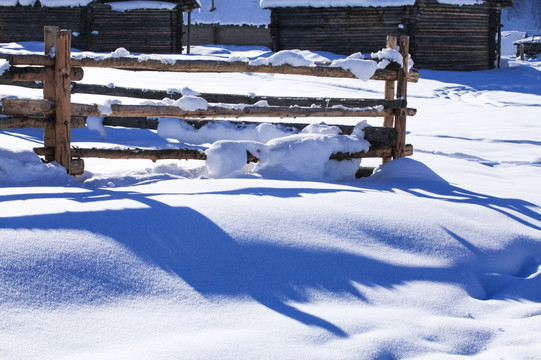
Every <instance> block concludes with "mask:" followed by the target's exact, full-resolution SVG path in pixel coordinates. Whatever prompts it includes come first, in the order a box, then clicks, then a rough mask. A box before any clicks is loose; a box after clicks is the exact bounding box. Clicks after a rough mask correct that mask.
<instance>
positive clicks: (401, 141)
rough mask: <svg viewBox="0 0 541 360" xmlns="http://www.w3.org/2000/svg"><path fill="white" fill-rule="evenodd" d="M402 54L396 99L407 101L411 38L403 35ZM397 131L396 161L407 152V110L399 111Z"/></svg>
mask: <svg viewBox="0 0 541 360" xmlns="http://www.w3.org/2000/svg"><path fill="white" fill-rule="evenodd" d="M399 46H400V54H401V55H402V58H403V65H402V68H401V69H400V70H398V81H397V84H396V97H397V99H404V100H406V99H407V86H408V81H407V76H408V70H409V67H408V57H409V47H410V38H409V36H406V35H402V36H400V40H399ZM395 129H396V132H397V135H398V138H397V140H396V147H395V150H394V155H393V157H394V158H395V159H398V158H401V157H403V156H404V153H405V151H406V108H401V109H399V110H397V115H396V119H395Z"/></svg>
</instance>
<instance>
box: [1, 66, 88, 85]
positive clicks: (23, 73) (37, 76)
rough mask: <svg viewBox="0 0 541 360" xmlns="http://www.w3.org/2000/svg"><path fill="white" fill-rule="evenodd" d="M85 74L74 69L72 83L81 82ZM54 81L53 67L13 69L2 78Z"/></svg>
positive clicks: (12, 80)
mask: <svg viewBox="0 0 541 360" xmlns="http://www.w3.org/2000/svg"><path fill="white" fill-rule="evenodd" d="M83 76H84V72H83V69H82V68H80V67H76V68H72V69H71V74H70V78H71V81H80V80H82V79H83ZM53 79H54V68H52V67H24V68H17V67H15V68H11V69H10V70H8V71H6V72H4V73H3V74H2V75H1V76H0V80H1V81H7V82H14V81H48V82H52V81H53Z"/></svg>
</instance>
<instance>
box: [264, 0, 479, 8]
mask: <svg viewBox="0 0 541 360" xmlns="http://www.w3.org/2000/svg"><path fill="white" fill-rule="evenodd" d="M415 1H416V0H260V3H259V4H260V6H261V7H263V8H278V7H307V6H309V7H350V6H351V7H357V6H360V7H370V6H372V7H387V6H408V5H409V6H411V5H414V4H415ZM437 1H438V3H440V4H448V5H477V4H482V3H484V2H485V0H437Z"/></svg>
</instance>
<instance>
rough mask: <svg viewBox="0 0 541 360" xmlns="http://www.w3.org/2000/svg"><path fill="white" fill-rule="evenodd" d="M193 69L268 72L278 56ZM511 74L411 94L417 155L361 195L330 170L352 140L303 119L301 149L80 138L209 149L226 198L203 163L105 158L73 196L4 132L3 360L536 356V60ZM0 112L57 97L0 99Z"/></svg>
mask: <svg viewBox="0 0 541 360" xmlns="http://www.w3.org/2000/svg"><path fill="white" fill-rule="evenodd" d="M506 30H507V31H513V30H514V29H506ZM509 38H510V37H505V38H504V41H508V40H509ZM509 41H511V40H509ZM42 45H43V44H41V45H39V44H35V43H28V44H5V45H0V48H1V51H2V52H3V53H6V52H11V53H13V52H17V53H29V52H32V51H35V52H37V53H42V52H43V46H42ZM504 45H506V44H504ZM40 46H41V50H40V49H39V48H40ZM193 52H194V53H195V55H193V56H194V58H213V59H217V58H223V59H226V58H230V57H236V58H247V59H253V58H254V57H257V56H261V55H262V54H266V53H267V52H268V49H267V50H265V49H261V48H240V47H234V48H233V47H218V46H213V47H211V46H209V47H194V49H193ZM323 55H324V56H325V57H326V58H328V59H331V60H336V59H338V58H339V57H333V56H332V55H331V54H323ZM268 56H269V54H267V57H268ZM165 58H166V57H165ZM165 58H164V59H165ZM4 63H5V61H3V60H0V66H2V65H3V64H4ZM502 65H503V66H502V68H501V69H497V70H490V71H477V72H446V71H428V70H421V71H420V76H421V78H420V80H419V82H418V83H415V84H412V83H409V84H408V106H409V107H413V108H416V109H417V110H418V113H417V115H416V116H415V117H411V118H408V123H407V127H408V134H407V142H408V143H411V144H413V146H414V155H413V156H412V157H410V158H405V159H398V160H393V161H391V162H389V163H387V164H385V165H383V166H378V168H377V169H376V171H375V173H374V175H372V176H371V177H369V178H364V179H353V178H352V177H351V176H349V177H348V176H345V175H346V174H348V173H349V174H351V170H352V169H356V168H357V167H358V166H359V164H358V163H353V162H351V163H345V164H339V163H337V162H334V163H333V162H328V161H326V162H325V164H324V165H322V163H323V161H322V160H321V159H324V158H325V156H327V154H328V152H329V151H335V149H336V148H334V146H335V145H334V144H336V143H339V144H340V146H346V145H344V143H346V142H343V141H341V140H343V139H341V138H339V137H340V136H341V135H339V134H338V133H337V130H336V128H333V127H330V126H327V125H324V124H321V119H303V120H302V121H307V122H310V123H312V124H313V125H312V126H310V128H309V129H307V130H306V131H305V133H300V134H299V133H291V131H289V130H287V129H284V128H279V127H273V126H272V125H268V124H267V125H259V126H261V128H258V126H247V127H246V130H243V131H240V130H238V129H237V128H236V127H234V126H233V125H232V124H230V123H229V124H228V123H225V122H224V123H219V125H216V128H215V129H214V130H212V129H211V128H208V129H203V131H202V132H200V133H198V134H199V135H196V134H194V133H195V130H193V129H192V130H190V129H187V128H184V127H185V125H182V124H181V123H180V122H178V120H171V119H160V128H159V129H158V131H151V130H135V129H126V128H112V127H108V128H107V137H106V138H103V136H102V134H100V129H102V124H101V119H100V118H95V119H91V120H90V123H89V124H90V127H91V128H93V129H94V130H91V129H90V128H85V129H74V130H73V131H72V141H73V144H74V146H79V147H85V148H86V147H100V148H103V147H105V148H125V147H140V148H148V149H168V148H179V147H191V148H197V149H201V150H204V149H212V151H213V152H215V153H216V154H215V155H217V157H215V159H218V160H217V164H216V167H215V169H217V170H216V171H217V172H218V173H220V172H223V173H228V172H229V175H224V176H226V177H225V178H219V179H215V178H211V175H212V174H211V172H210V171H209V170H210V169H213V166H214V165H212V164H210V166H209V164H205V163H204V162H201V161H172V160H160V161H157V162H156V163H152V162H151V161H143V160H103V159H91V158H89V159H85V164H86V165H85V168H86V171H85V174H83V175H82V176H79V177H77V178H75V179H74V178H72V177H70V176H68V175H67V174H66V173H65V170H64V169H63V168H62V167H60V166H58V165H56V163H51V164H44V163H42V162H41V160H40V159H39V158H38V157H37V156H36V155H35V154H34V152H33V151H32V148H34V147H39V146H42V144H43V142H42V141H43V131H42V130H35V129H20V130H14V129H6V130H0V202H1V206H0V318H1V319H2V321H0V334H2V336H0V358H1V359H7V360H12V359H128V358H129V359H179V358H187V359H465V358H468V359H499V358H504V359H538V358H541V350H540V349H541V321H540V319H541V190H540V188H539V179H540V178H541V152H540V151H539V149H540V146H541V131H540V130H539V129H540V124H539V119H541V107H540V106H539V104H541V88H540V86H539V84H540V82H541V62H540V61H539V60H536V59H530V60H528V61H518V60H516V59H515V57H514V55H513V54H510V55H509V56H506V57H504V59H503V64H502ZM83 82H84V83H96V84H102V85H107V84H114V85H115V86H117V87H122V86H124V87H139V88H143V89H161V90H167V89H184V88H189V89H190V90H191V91H188V90H186V91H185V92H182V90H181V93H182V94H184V95H185V96H197V94H198V93H203V92H223V93H235V94H245V95H246V94H252V93H253V94H257V95H269V96H278V95H283V96H310V97H321V98H325V97H338V98H340V97H344V98H347V97H367V98H368V97H383V90H384V86H383V82H380V81H368V82H362V81H359V80H358V79H333V78H316V77H302V76H285V75H277V74H270V75H268V74H247V73H241V74H210V73H193V74H186V73H166V72H147V71H137V72H135V71H126V70H113V69H94V68H86V69H85V78H84V79H83ZM0 96H1V97H6V96H15V97H25V98H36V99H39V98H41V97H42V90H40V89H27V88H21V87H17V86H8V85H0ZM72 97H73V101H74V102H80V103H100V104H107V103H109V104H112V103H114V102H115V101H121V102H122V103H126V104H131V103H137V104H139V103H144V102H146V101H148V100H145V99H140V100H134V99H127V98H111V97H103V96H97V95H85V94H74V95H73V96H72ZM262 105H264V104H262ZM260 120H261V121H276V119H260ZM362 120H363V119H357V118H356V119H325V121H326V122H328V123H329V124H332V123H334V124H336V123H340V122H342V123H345V124H350V125H354V124H356V123H358V122H362ZM175 121H176V123H175ZM284 121H286V120H284ZM294 121H295V122H300V121H301V120H299V119H296V120H294ZM368 124H369V125H372V126H381V119H369V120H368ZM164 126H165V127H164ZM167 126H171V128H169V129H168V128H167ZM164 132H165V133H166V134H167V135H166V134H164ZM186 134H188V135H187V137H184V136H185V135H186ZM257 134H260V135H261V137H257V136H258V135H257ZM160 135H163V136H160ZM220 135H222V136H223V137H221V136H220ZM263 135H264V136H265V137H266V138H264V137H263ZM283 135H285V136H283ZM169 136H172V137H169ZM355 137H357V140H355ZM220 138H221V139H222V140H226V141H221V142H217V140H218V139H220ZM359 138H360V133H356V135H355V134H354V136H352V137H350V138H349V139H347V140H346V141H347V142H350V145H351V146H354V147H357V145H361V144H359V142H360V141H359V140H358V139H359ZM347 146H349V145H347ZM286 148H287V151H286ZM290 149H292V150H294V152H296V154H297V155H298V156H297V157H296V158H288V156H290V155H291V154H292V152H291V151H290ZM246 150H251V151H255V152H257V150H260V151H261V152H260V153H258V154H259V155H260V156H261V158H262V161H261V163H259V164H257V165H254V164H251V165H248V166H246V164H245V161H246V157H245V154H244V157H243V156H241V153H242V152H243V151H246ZM295 150H296V151H295ZM226 154H228V156H226ZM282 156H283V158H282ZM212 158H213V155H212V154H211V150H209V159H210V161H213V159H212ZM227 161H230V164H228V163H227ZM312 163H313V164H312ZM363 165H364V166H377V165H379V162H378V161H376V160H374V161H372V160H363ZM322 166H324V168H323V170H322V168H321V167H322ZM316 168H317V171H316V170H313V169H316ZM239 169H240V170H239ZM212 171H214V170H212ZM322 173H323V176H322V175H321V174H322ZM220 175H222V174H220ZM300 175H302V176H300Z"/></svg>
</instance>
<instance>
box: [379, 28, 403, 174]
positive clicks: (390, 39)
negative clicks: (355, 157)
mask: <svg viewBox="0 0 541 360" xmlns="http://www.w3.org/2000/svg"><path fill="white" fill-rule="evenodd" d="M397 41H398V39H397V37H396V36H394V35H389V36H387V48H388V49H394V50H396V46H397ZM384 97H385V99H387V100H391V99H394V97H395V82H394V81H392V80H386V81H385V91H384ZM404 101H405V100H404ZM404 107H405V106H404ZM383 126H385V127H389V128H390V127H393V126H394V115H387V116H385V117H384V118H383ZM389 161H391V157H384V158H383V159H382V162H383V163H384V164H385V163H387V162H389Z"/></svg>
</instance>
